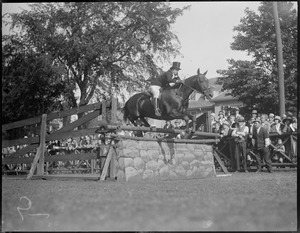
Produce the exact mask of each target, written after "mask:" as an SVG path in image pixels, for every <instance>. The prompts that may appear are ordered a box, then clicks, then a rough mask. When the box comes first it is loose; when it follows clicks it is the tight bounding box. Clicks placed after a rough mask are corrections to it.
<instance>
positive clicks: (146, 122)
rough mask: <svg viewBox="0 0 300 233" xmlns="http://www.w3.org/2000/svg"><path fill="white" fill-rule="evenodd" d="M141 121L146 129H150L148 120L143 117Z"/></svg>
mask: <svg viewBox="0 0 300 233" xmlns="http://www.w3.org/2000/svg"><path fill="white" fill-rule="evenodd" d="M140 119H141V120H142V121H143V122H144V124H145V126H146V127H150V125H149V123H148V121H146V119H145V118H144V117H141V118H140Z"/></svg>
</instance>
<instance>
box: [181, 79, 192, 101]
mask: <svg viewBox="0 0 300 233" xmlns="http://www.w3.org/2000/svg"><path fill="white" fill-rule="evenodd" d="M185 84H186V85H182V86H181V88H180V90H181V92H182V97H183V100H184V101H185V100H187V99H188V98H189V97H190V95H191V94H192V93H193V91H194V90H192V89H191V88H190V87H192V84H191V83H190V82H188V83H187V82H186V83H185Z"/></svg>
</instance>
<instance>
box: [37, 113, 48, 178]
mask: <svg viewBox="0 0 300 233" xmlns="http://www.w3.org/2000/svg"><path fill="white" fill-rule="evenodd" d="M46 130H47V114H43V115H42V124H41V133H40V147H41V155H40V158H39V160H38V164H37V175H40V176H42V175H44V163H45V151H46V143H45V141H46Z"/></svg>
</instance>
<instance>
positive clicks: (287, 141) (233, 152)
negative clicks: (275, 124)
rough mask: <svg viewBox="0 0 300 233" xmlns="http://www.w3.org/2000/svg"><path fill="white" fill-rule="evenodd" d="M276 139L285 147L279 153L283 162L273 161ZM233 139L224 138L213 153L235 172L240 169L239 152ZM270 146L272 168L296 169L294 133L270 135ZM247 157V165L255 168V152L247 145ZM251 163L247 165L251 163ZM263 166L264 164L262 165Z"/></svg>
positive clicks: (296, 158) (295, 134) (295, 136)
mask: <svg viewBox="0 0 300 233" xmlns="http://www.w3.org/2000/svg"><path fill="white" fill-rule="evenodd" d="M278 138H281V139H282V141H283V145H284V146H285V152H279V153H280V154H281V156H282V158H283V162H278V161H275V160H274V156H275V152H276V151H275V150H274V149H275V142H276V140H277V139H278ZM235 139H236V138H235V137H225V138H223V139H222V140H221V141H220V143H219V144H218V145H216V146H215V151H216V152H217V153H218V155H219V156H220V157H221V159H222V161H223V163H224V164H225V166H226V167H227V168H228V169H229V170H231V171H236V170H240V168H241V152H240V147H239V145H238V143H237V142H236V141H235ZM270 140H271V145H270V146H269V149H270V158H271V161H272V166H273V167H274V168H280V167H281V168H283V167H285V168H287V167H290V168H296V167H297V160H298V157H297V132H294V133H284V134H281V135H278V134H274V133H270ZM247 156H248V158H250V161H249V160H248V165H250V166H251V165H253V166H256V162H255V156H256V155H255V151H254V150H253V148H252V147H251V146H250V145H249V144H248V146H247ZM251 161H252V163H249V162H251ZM263 166H265V164H263Z"/></svg>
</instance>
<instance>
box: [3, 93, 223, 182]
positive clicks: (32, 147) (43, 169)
mask: <svg viewBox="0 0 300 233" xmlns="http://www.w3.org/2000/svg"><path fill="white" fill-rule="evenodd" d="M108 111H110V113H111V114H110V115H111V118H110V119H108V117H107V112H108ZM78 113H87V114H86V115H84V116H82V117H81V118H79V119H78V120H76V121H74V122H72V123H70V124H68V125H65V126H64V127H62V128H61V129H59V130H57V131H54V132H52V133H48V132H47V131H46V128H47V122H49V121H51V120H53V119H56V118H62V117H66V116H70V115H74V114H78ZM116 113H117V100H116V99H112V100H107V101H103V102H102V103H96V104H91V105H87V106H82V107H78V108H74V109H71V110H66V111H61V112H55V113H50V114H43V115H42V116H39V117H34V118H30V119H26V120H22V121H17V122H13V123H10V124H6V125H2V131H6V130H10V129H14V128H18V127H24V126H28V125H34V124H40V133H39V136H35V137H29V138H22V139H15V140H4V141H2V148H8V147H12V146H17V145H19V146H20V145H21V146H20V148H21V149H19V150H18V151H16V152H14V153H11V154H9V153H8V154H5V153H4V154H3V153H2V173H3V172H4V173H9V172H14V173H21V172H25V173H26V174H27V178H28V179H31V178H32V177H33V174H35V176H43V175H45V174H49V173H50V172H52V173H60V172H72V173H75V172H81V173H82V172H87V171H90V172H91V173H96V172H99V173H100V174H101V179H102V180H103V179H104V178H105V176H108V177H111V178H114V172H115V171H113V169H112V168H113V167H114V166H113V163H114V156H116V151H115V149H116V148H115V147H114V145H113V144H114V139H116V137H118V135H117V134H116V133H117V131H120V130H129V131H144V132H154V133H169V134H180V133H182V132H183V131H184V130H179V129H161V128H155V127H131V126H122V125H121V124H120V123H118V122H117V119H116V116H117V114H116ZM99 115H102V121H101V122H100V123H99V126H98V127H96V128H88V129H81V130H74V129H75V128H78V127H79V126H81V125H82V124H85V123H86V122H88V121H90V120H92V119H94V118H95V117H98V116H99ZM205 119H207V116H205ZM202 121H203V120H202ZM206 127H207V126H206ZM99 134H101V135H102V136H103V137H102V139H101V140H102V144H101V145H98V146H97V147H93V148H91V147H90V148H76V150H73V151H69V150H68V149H67V148H58V149H57V152H58V153H56V154H55V155H50V154H49V151H48V150H47V144H48V143H49V142H50V141H55V140H63V139H69V138H77V137H82V136H86V135H99ZM108 135H110V136H108ZM194 136H197V137H199V138H201V139H202V140H189V141H188V142H189V143H216V139H217V138H219V136H220V135H218V134H215V133H211V132H198V131H196V132H195V133H194ZM123 138H126V137H124V136H123ZM105 140H110V143H109V144H105ZM118 140H120V137H119V139H118ZM135 140H138V138H135ZM149 140H151V139H149ZM153 140H157V139H153ZM159 140H167V141H170V142H174V140H176V139H159ZM181 142H182V140H181ZM110 148H113V150H110ZM56 163H58V165H59V164H62V163H63V166H61V167H59V166H58V167H54V168H53V167H52V165H53V164H56ZM83 163H84V165H85V167H84V168H83ZM24 164H28V165H29V166H25V168H24V166H23V167H22V166H21V165H24ZM45 165H46V166H45ZM110 165H111V166H110ZM3 166H6V167H7V169H6V170H5V171H4V170H3ZM9 166H10V167H9ZM12 166H15V167H12ZM16 166H21V168H20V169H19V170H18V169H16ZM66 166H67V167H68V168H66ZM28 167H30V170H28ZM22 168H23V170H22ZM107 174H108V175H107Z"/></svg>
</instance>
